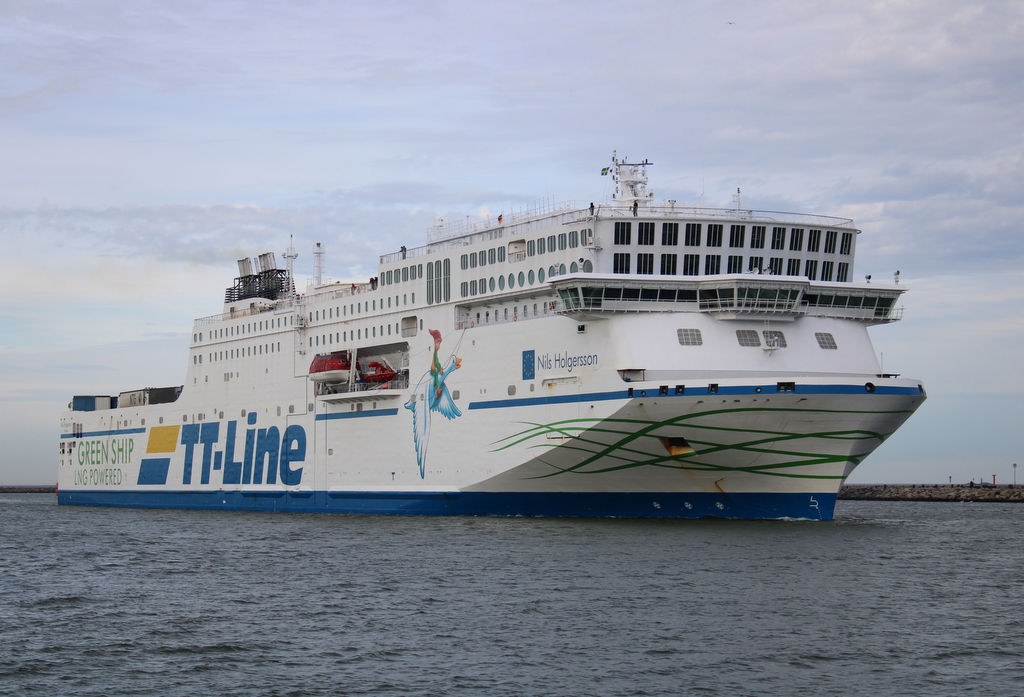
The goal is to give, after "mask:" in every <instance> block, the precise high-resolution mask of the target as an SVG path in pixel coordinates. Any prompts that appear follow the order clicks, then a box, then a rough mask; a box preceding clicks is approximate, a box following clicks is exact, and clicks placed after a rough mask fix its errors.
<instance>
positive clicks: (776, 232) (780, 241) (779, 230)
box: [772, 227, 786, 249]
mask: <svg viewBox="0 0 1024 697" xmlns="http://www.w3.org/2000/svg"><path fill="white" fill-rule="evenodd" d="M785 248H786V228H784V227H773V228H772V249H785Z"/></svg>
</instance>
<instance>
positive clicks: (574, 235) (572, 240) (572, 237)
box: [569, 230, 580, 249]
mask: <svg viewBox="0 0 1024 697" xmlns="http://www.w3.org/2000/svg"><path fill="white" fill-rule="evenodd" d="M579 246H580V232H579V230H570V231H569V249H576V248H577V247H579Z"/></svg>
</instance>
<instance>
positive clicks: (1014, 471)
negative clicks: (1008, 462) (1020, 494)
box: [1013, 462, 1017, 488]
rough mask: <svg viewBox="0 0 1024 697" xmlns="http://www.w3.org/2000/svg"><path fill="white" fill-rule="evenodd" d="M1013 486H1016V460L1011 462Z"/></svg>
mask: <svg viewBox="0 0 1024 697" xmlns="http://www.w3.org/2000/svg"><path fill="white" fill-rule="evenodd" d="M1013 486H1014V488H1016V486H1017V463H1016V462H1014V463H1013Z"/></svg>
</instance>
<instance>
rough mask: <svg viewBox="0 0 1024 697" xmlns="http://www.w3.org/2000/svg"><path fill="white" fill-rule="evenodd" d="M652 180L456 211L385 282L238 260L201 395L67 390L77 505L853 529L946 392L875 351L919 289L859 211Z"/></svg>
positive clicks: (190, 388)
mask: <svg viewBox="0 0 1024 697" xmlns="http://www.w3.org/2000/svg"><path fill="white" fill-rule="evenodd" d="M651 166H652V163H650V162H647V161H646V160H645V161H644V162H640V163H631V162H628V161H627V160H626V159H625V158H623V159H620V158H618V157H613V158H612V162H611V164H610V166H608V167H607V168H605V169H604V170H603V171H602V175H608V176H610V177H611V182H612V183H613V187H614V193H613V194H612V195H611V197H610V198H608V199H607V200H605V201H604V202H603V203H602V204H600V205H595V204H593V203H590V204H589V205H587V204H585V203H568V204H548V205H544V206H541V207H538V208H536V209H534V210H531V211H529V212H519V213H516V214H511V213H510V214H508V215H504V214H502V215H499V216H497V217H496V218H491V219H486V220H480V221H477V222H470V221H468V220H467V221H458V222H454V223H444V222H442V221H438V222H437V224H436V225H435V226H434V227H433V229H432V230H430V231H429V233H428V238H427V244H425V245H423V246H420V247H413V248H406V247H402V248H401V249H400V250H399V251H396V252H392V253H390V254H385V255H383V256H381V257H380V260H379V267H378V271H377V275H376V276H375V277H373V278H371V279H370V280H369V281H367V282H359V283H330V282H324V279H323V268H322V267H323V264H322V259H323V254H324V248H323V246H322V245H321V244H319V243H318V244H317V245H316V248H315V249H314V276H313V278H312V279H311V281H310V283H309V284H308V285H307V287H306V288H305V292H303V293H298V292H296V290H295V283H294V281H293V275H292V272H293V262H294V260H295V259H296V258H297V254H296V253H295V250H294V247H293V246H289V248H288V250H287V251H286V252H285V254H284V257H285V259H286V265H285V268H284V269H281V268H278V265H277V263H276V260H275V257H274V255H273V254H272V253H269V252H268V253H264V254H261V255H259V256H258V257H257V258H256V259H255V260H254V261H250V260H249V259H242V260H240V261H239V262H238V269H239V275H238V277H236V278H235V279H234V282H233V284H232V285H231V286H230V287H228V288H227V291H226V293H225V299H224V304H223V308H222V311H221V312H218V313H217V314H215V315H212V316H208V317H202V318H200V319H197V320H196V321H195V324H194V327H193V329H192V341H191V348H190V351H189V356H188V366H187V371H186V374H185V380H184V384H183V385H179V386H174V387H163V388H142V389H136V390H131V391H127V392H121V393H119V394H117V395H101V396H97V395H79V396H75V397H74V398H73V399H72V401H71V403H70V404H69V409H68V411H67V412H65V413H64V414H63V415H62V416H61V433H60V474H59V484H58V486H59V490H58V500H59V502H60V503H61V504H72V505H98V506H136V507H166V508H195V509H217V510H219V509H226V510H243V509H244V510H263V511H313V512H335V513H350V514H352V513H355V514H359V513H373V514H434V515H496V516H631V517H675V518H679V517H683V518H696V517H704V516H716V517H726V518H796V519H814V520H828V519H831V518H832V516H833V511H834V506H835V501H836V495H837V492H838V491H839V488H840V486H841V485H842V484H843V482H844V480H845V479H846V478H847V477H848V476H849V475H850V473H851V472H852V471H853V469H854V468H855V467H856V466H857V465H858V464H860V463H861V461H862V460H864V458H866V457H867V456H868V455H869V454H870V453H871V452H872V451H873V450H874V449H875V448H877V447H878V446H879V445H880V444H881V443H882V442H883V441H884V440H885V439H886V438H888V437H889V436H891V435H892V434H893V433H894V432H895V431H896V429H897V428H899V426H900V425H901V424H902V423H903V422H904V421H905V420H906V419H907V418H909V417H910V415H911V414H912V413H913V412H914V410H915V409H917V407H918V406H919V405H920V404H921V403H922V402H923V401H924V400H925V398H926V394H925V389H924V387H923V385H922V383H921V382H920V381H919V380H914V379H908V378H903V377H900V376H899V375H897V374H889V373H883V372H882V369H881V368H880V366H879V362H878V360H877V359H876V356H875V351H874V348H873V347H872V344H871V341H870V339H869V337H868V332H867V328H868V327H870V326H872V325H878V324H887V323H889V322H894V321H897V320H899V319H900V318H901V314H902V308H900V307H898V306H897V301H898V299H899V297H900V295H901V293H902V292H903V291H904V288H903V287H902V286H901V285H900V284H899V278H898V275H897V276H896V278H895V282H894V283H891V284H881V283H877V282H876V283H871V282H870V280H871V279H870V277H867V279H866V280H867V282H865V283H854V282H853V281H852V277H853V260H854V254H855V251H856V243H857V237H858V235H859V234H860V231H859V230H857V229H856V228H855V227H854V222H853V221H852V220H848V219H844V218H836V217H828V216H821V215H802V214H790V213H779V212H770V211H757V210H746V209H743V208H742V207H741V206H740V201H739V197H738V193H739V192H738V191H737V197H736V206H735V208H729V209H716V208H703V207H685V206H679V205H676V202H675V201H671V200H670V201H667V202H664V203H656V202H655V199H654V195H653V193H652V192H650V191H649V189H648V171H649V169H650V167H651ZM605 181H608V180H605ZM610 188H611V187H610ZM897 274H898V272H897Z"/></svg>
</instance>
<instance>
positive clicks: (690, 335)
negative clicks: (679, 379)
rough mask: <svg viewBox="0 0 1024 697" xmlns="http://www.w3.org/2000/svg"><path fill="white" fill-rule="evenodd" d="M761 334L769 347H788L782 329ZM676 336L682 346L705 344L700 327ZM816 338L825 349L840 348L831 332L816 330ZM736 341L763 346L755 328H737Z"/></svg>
mask: <svg viewBox="0 0 1024 697" xmlns="http://www.w3.org/2000/svg"><path fill="white" fill-rule="evenodd" d="M761 334H763V335H764V343H765V346H768V347H769V348H771V347H774V348H786V347H787V346H788V344H787V343H786V335H785V334H783V333H782V332H781V331H778V330H775V329H764V330H762V332H761ZM676 338H677V339H678V340H679V343H680V344H681V345H682V346H703V345H704V337H703V336H702V335H701V333H700V330H699V329H691V328H685V329H677V330H676ZM814 338H815V339H816V340H817V342H818V346H820V347H821V348H823V349H838V348H839V346H838V345H837V344H836V339H835V337H834V336H832V333H831V332H815V333H814ZM736 341H737V342H739V345H740V346H745V347H754V348H758V347H760V346H761V338H760V337H759V336H758V334H757V330H754V329H737V330H736Z"/></svg>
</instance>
